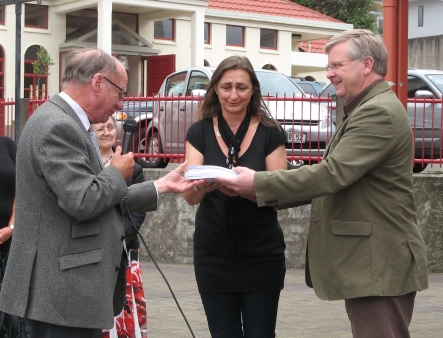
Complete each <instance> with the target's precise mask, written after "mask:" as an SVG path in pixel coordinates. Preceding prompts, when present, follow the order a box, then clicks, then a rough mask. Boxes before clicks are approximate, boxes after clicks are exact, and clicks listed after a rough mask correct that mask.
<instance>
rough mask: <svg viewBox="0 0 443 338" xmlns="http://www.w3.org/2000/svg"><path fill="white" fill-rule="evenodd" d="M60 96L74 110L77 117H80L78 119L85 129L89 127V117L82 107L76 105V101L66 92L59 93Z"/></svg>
mask: <svg viewBox="0 0 443 338" xmlns="http://www.w3.org/2000/svg"><path fill="white" fill-rule="evenodd" d="M59 95H60V97H61V98H62V99H63V100H65V101H66V102H67V103H68V104H69V106H70V107H71V108H72V109H73V110H74V112H75V113H76V114H77V116H78V118H79V119H80V121H82V124H83V126H84V127H85V129H86V130H88V129H89V127H90V126H91V123H90V122H89V118H88V115H86V112H85V111H84V110H83V108H82V107H80V106H79V105H78V103H77V102H75V101H74V100H73V99H72V97H70V96H69V95H68V94H66V93H65V92H61V93H59Z"/></svg>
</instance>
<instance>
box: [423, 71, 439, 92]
mask: <svg viewBox="0 0 443 338" xmlns="http://www.w3.org/2000/svg"><path fill="white" fill-rule="evenodd" d="M426 77H427V78H428V79H429V81H431V82H432V83H433V84H434V86H435V87H437V89H438V90H439V91H440V93H443V74H429V75H426Z"/></svg>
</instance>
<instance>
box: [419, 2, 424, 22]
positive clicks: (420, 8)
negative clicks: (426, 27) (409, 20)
mask: <svg viewBox="0 0 443 338" xmlns="http://www.w3.org/2000/svg"><path fill="white" fill-rule="evenodd" d="M423 15H424V6H418V27H423Z"/></svg>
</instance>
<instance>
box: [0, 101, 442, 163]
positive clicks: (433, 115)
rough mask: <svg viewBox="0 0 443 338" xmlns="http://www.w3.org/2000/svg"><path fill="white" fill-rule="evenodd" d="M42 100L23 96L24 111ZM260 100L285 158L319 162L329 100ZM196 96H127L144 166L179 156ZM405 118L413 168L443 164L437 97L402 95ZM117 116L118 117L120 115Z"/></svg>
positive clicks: (8, 113) (4, 111) (1, 108)
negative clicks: (281, 134) (275, 125)
mask: <svg viewBox="0 0 443 338" xmlns="http://www.w3.org/2000/svg"><path fill="white" fill-rule="evenodd" d="M44 101H45V100H29V104H28V116H30V115H31V114H32V113H33V112H34V110H35V109H36V108H37V107H38V106H39V105H40V104H41V103H43V102H44ZM264 101H265V103H266V105H267V106H268V108H269V109H270V112H271V114H272V115H273V117H274V118H277V120H278V122H279V123H280V124H281V125H282V126H283V128H284V129H285V132H286V137H287V144H286V152H287V157H288V161H289V163H291V164H292V165H294V166H297V165H298V164H299V163H300V161H303V162H305V163H308V164H311V163H316V162H319V161H321V158H322V155H323V152H324V150H325V148H326V146H327V144H328V143H329V141H330V140H331V138H332V136H333V134H334V132H335V103H334V102H333V101H332V100H331V99H330V98H320V97H308V98H306V97H305V98H302V97H266V98H264ZM200 103H201V98H199V97H191V96H189V97H188V96H187V97H183V96H177V97H159V96H155V97H128V98H125V101H124V109H123V112H119V113H120V114H119V115H120V116H121V115H124V114H126V116H127V117H130V118H134V119H135V120H136V121H137V122H138V125H139V127H138V131H137V133H136V134H135V136H134V139H133V144H132V150H133V152H134V155H135V157H136V159H137V160H138V161H139V163H141V164H142V165H143V166H144V167H145V168H157V167H164V166H166V165H167V163H168V162H171V161H179V162H180V161H182V160H183V159H184V157H185V147H184V144H185V137H186V131H187V129H188V128H189V126H190V125H191V124H192V123H193V122H194V121H196V119H197V116H196V113H197V110H198V106H199V105H200ZM14 104H15V103H14V102H13V101H12V100H7V101H0V135H7V136H11V137H13V130H14V128H13V124H14V121H13V120H14V111H15V109H14ZM407 112H408V117H409V121H410V123H411V128H412V131H413V135H414V149H415V160H414V166H415V170H414V171H416V172H420V171H421V170H423V168H424V167H426V166H427V165H428V164H431V165H434V164H437V165H439V166H441V165H442V164H443V143H442V141H443V134H442V130H443V124H442V115H443V100H441V99H408V107H407ZM120 116H119V117H120ZM122 121H123V120H121V119H118V125H119V133H118V141H117V143H118V144H120V143H121V140H122V138H121V135H122V134H123V133H122V128H123V123H122Z"/></svg>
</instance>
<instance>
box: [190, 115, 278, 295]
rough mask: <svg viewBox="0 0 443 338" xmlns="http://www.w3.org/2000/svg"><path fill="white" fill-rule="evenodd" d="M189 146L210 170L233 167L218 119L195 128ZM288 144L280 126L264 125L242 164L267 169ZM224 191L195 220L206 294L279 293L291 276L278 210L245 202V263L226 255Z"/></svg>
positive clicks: (198, 270) (206, 201)
mask: <svg viewBox="0 0 443 338" xmlns="http://www.w3.org/2000/svg"><path fill="white" fill-rule="evenodd" d="M187 141H188V142H190V143H191V144H192V146H193V147H194V148H196V149H197V150H198V151H199V152H200V153H202V154H203V155H204V163H203V164H205V165H218V166H221V167H227V165H226V154H223V153H222V150H221V149H220V146H219V144H218V142H217V139H216V136H215V133H214V129H213V125H212V119H205V120H200V121H197V122H195V123H194V124H192V125H191V127H190V128H189V130H188V134H187ZM285 142H286V137H285V134H284V132H283V131H282V130H279V128H277V127H268V126H265V125H263V124H262V123H259V125H258V127H257V131H256V133H255V135H254V137H253V139H252V141H251V144H250V146H249V148H248V149H247V150H246V152H245V153H244V154H243V155H242V156H241V157H240V158H239V159H238V165H239V166H243V167H248V168H251V169H253V170H255V171H264V170H266V163H265V158H266V156H268V155H269V154H271V153H272V152H273V151H274V150H275V149H276V148H277V147H278V146H280V145H282V144H284V143H285ZM227 198H228V197H227V196H226V195H225V194H223V193H221V192H220V191H218V190H215V191H212V192H209V193H206V195H205V197H204V198H203V200H202V201H201V203H200V206H199V208H198V210H197V214H196V217H195V233H194V268H195V275H196V279H197V285H198V289H199V292H200V293H219V292H243V291H277V290H281V289H282V288H283V282H284V277H285V272H286V268H285V256H284V251H285V242H284V238H283V232H282V230H281V228H280V225H279V223H278V220H277V211H275V210H274V209H273V208H270V207H261V208H259V207H258V206H257V203H254V202H252V201H250V200H248V199H245V198H240V201H239V205H238V208H237V210H239V211H240V212H238V213H237V214H236V215H234V217H237V218H238V220H239V222H238V223H239V224H240V229H239V231H240V234H239V235H240V238H241V259H231V258H229V257H227V256H226V254H225V250H224V247H225V245H226V241H227V232H226V222H227V217H228V215H227V212H226V209H225V208H226V200H227Z"/></svg>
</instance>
